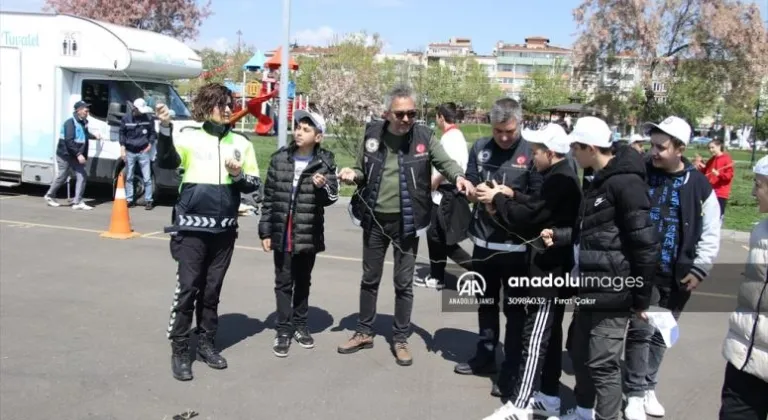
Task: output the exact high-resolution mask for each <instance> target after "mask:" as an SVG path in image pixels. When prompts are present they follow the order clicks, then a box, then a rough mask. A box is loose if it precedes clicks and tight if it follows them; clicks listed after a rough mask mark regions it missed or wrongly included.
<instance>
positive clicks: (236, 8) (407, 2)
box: [0, 0, 768, 54]
mask: <svg viewBox="0 0 768 420" xmlns="http://www.w3.org/2000/svg"><path fill="white" fill-rule="evenodd" d="M756 1H757V2H758V3H759V4H760V6H761V9H762V14H763V19H768V0H756ZM282 3H283V2H282V0H272V1H266V0H212V8H213V11H214V14H213V15H212V16H210V17H209V18H208V19H207V20H206V21H205V22H204V23H203V26H202V27H201V28H200V36H199V37H198V39H197V40H195V41H190V42H189V43H190V44H191V45H194V46H196V47H203V46H208V47H213V48H217V49H225V48H232V47H235V46H236V45H237V34H236V33H237V31H238V30H240V31H242V33H243V35H242V39H243V42H244V43H246V44H250V45H254V46H255V47H256V48H259V49H261V50H262V51H264V50H271V49H274V48H276V47H277V46H279V44H280V40H281V36H282ZM291 3H292V7H291V8H292V10H291V12H292V13H291V34H292V36H291V41H297V42H299V43H300V44H302V45H325V44H326V43H327V42H328V41H329V40H331V39H333V37H334V35H344V34H348V33H352V32H359V31H363V30H364V31H366V32H367V33H368V34H372V33H374V32H377V33H379V34H380V36H381V37H382V39H383V40H384V42H385V44H386V51H387V52H401V51H404V50H405V49H408V48H423V47H425V46H426V45H427V44H428V43H430V42H440V41H443V42H444V41H447V40H448V39H449V38H450V37H452V36H461V37H468V38H472V43H473V46H474V49H475V50H476V51H477V52H478V53H480V54H488V53H490V52H491V50H492V49H493V46H494V44H495V43H496V42H497V41H500V40H503V41H506V42H510V43H521V42H523V39H524V38H525V37H526V36H532V35H540V36H546V37H548V38H549V39H550V41H551V43H552V44H553V45H558V46H563V47H568V46H570V45H571V44H572V42H573V41H574V39H575V32H576V26H575V24H574V22H573V18H572V16H571V11H572V10H573V8H575V7H576V6H577V5H578V3H579V0H537V1H530V0H528V1H523V0H506V1H505V0H474V1H467V0H292V1H291ZM41 4H42V1H41V0H0V5H2V9H3V10H18V11H39V10H40V6H41ZM451 4H453V5H454V6H450V7H446V5H451Z"/></svg>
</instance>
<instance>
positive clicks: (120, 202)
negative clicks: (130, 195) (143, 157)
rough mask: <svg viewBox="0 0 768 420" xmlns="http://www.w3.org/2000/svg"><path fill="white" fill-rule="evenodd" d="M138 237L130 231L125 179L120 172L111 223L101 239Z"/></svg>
mask: <svg viewBox="0 0 768 420" xmlns="http://www.w3.org/2000/svg"><path fill="white" fill-rule="evenodd" d="M137 236H140V235H139V234H138V233H136V232H134V231H133V229H131V216H130V214H128V201H127V200H126V199H125V178H123V174H122V172H121V173H120V176H119V177H118V178H117V189H116V190H115V201H114V202H113V203H112V221H111V222H109V230H108V231H106V232H104V233H102V234H101V237H102V238H110V239H130V238H135V237H137Z"/></svg>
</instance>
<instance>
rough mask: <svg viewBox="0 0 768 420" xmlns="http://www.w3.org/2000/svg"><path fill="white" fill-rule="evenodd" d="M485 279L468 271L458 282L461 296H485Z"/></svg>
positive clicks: (457, 286) (457, 285)
mask: <svg viewBox="0 0 768 420" xmlns="http://www.w3.org/2000/svg"><path fill="white" fill-rule="evenodd" d="M485 287H486V286H485V278H484V277H483V276H482V275H480V273H476V272H474V271H467V272H466V273H464V274H462V275H461V276H459V279H458V280H457V281H456V290H457V291H458V292H459V296H478V295H479V296H485Z"/></svg>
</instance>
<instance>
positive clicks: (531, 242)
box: [336, 170, 544, 263]
mask: <svg viewBox="0 0 768 420" xmlns="http://www.w3.org/2000/svg"><path fill="white" fill-rule="evenodd" d="M336 175H337V178H338V175H339V172H338V170H337V173H336ZM366 188H367V187H363V188H360V189H357V190H355V192H354V193H353V194H354V195H357V196H358V197H359V198H360V201H361V202H362V203H363V205H364V206H365V207H366V209H367V211H369V212H370V213H371V219H372V220H373V222H374V223H375V224H376V226H377V227H378V229H379V231H380V232H381V234H382V235H383V236H384V237H386V238H387V239H388V240H389V242H390V243H391V244H392V247H393V248H395V249H397V250H398V251H399V252H400V253H402V254H404V255H412V256H413V257H414V258H415V259H416V260H419V259H421V260H426V261H427V262H430V263H447V262H448V260H447V259H446V260H432V259H430V258H429V257H423V256H419V255H418V253H412V252H407V251H405V250H404V249H403V248H402V247H401V246H400V244H399V243H398V241H397V240H395V239H394V238H392V237H391V236H389V235H387V234H386V231H385V229H384V226H383V225H382V224H381V223H380V222H379V220H378V219H377V218H376V213H375V212H374V210H373V208H371V206H370V205H368V203H367V202H366V200H365V198H364V197H363V195H362V192H363V191H364V190H365V189H366ZM490 219H491V220H492V221H493V223H494V224H495V225H496V226H498V227H500V228H501V229H502V230H504V231H505V232H506V233H507V234H508V235H510V236H513V237H516V238H518V239H520V240H521V241H523V242H522V243H520V244H516V245H519V246H527V245H530V246H531V247H532V248H534V249H537V250H544V248H541V247H538V246H536V245H535V244H534V242H535V241H536V240H538V239H539V238H541V235H538V236H536V237H534V238H532V239H526V238H525V237H523V236H521V235H519V234H518V233H516V232H513V231H511V230H509V229H508V228H507V227H506V226H504V225H503V224H501V223H500V222H499V221H498V220H496V218H495V217H490ZM511 253H518V252H515V251H496V252H494V253H492V254H490V255H489V256H488V257H485V258H472V259H470V260H468V261H466V262H485V261H488V260H490V259H491V258H493V257H495V256H497V255H500V254H511ZM457 262H459V261H457ZM461 262H464V261H461Z"/></svg>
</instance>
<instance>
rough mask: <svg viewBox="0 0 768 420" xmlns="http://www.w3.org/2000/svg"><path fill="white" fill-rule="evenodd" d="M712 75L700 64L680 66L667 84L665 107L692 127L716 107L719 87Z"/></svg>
mask: <svg viewBox="0 0 768 420" xmlns="http://www.w3.org/2000/svg"><path fill="white" fill-rule="evenodd" d="M712 76H713V73H712V71H711V69H707V68H706V66H701V65H700V63H696V64H693V63H688V64H686V65H682V66H680V68H679V69H678V71H677V72H676V74H675V76H674V77H673V78H672V79H671V81H670V83H668V86H669V90H668V93H667V101H666V103H667V107H668V109H669V112H670V113H672V114H674V115H677V116H679V117H681V118H683V119H685V120H686V121H688V123H689V124H691V125H692V126H694V127H695V126H697V125H698V122H699V120H700V119H701V118H703V117H705V116H707V115H710V114H711V113H712V112H713V111H714V110H715V107H716V105H717V100H718V98H719V97H720V92H721V90H722V89H721V87H720V86H719V85H718V83H715V82H713V80H712Z"/></svg>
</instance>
